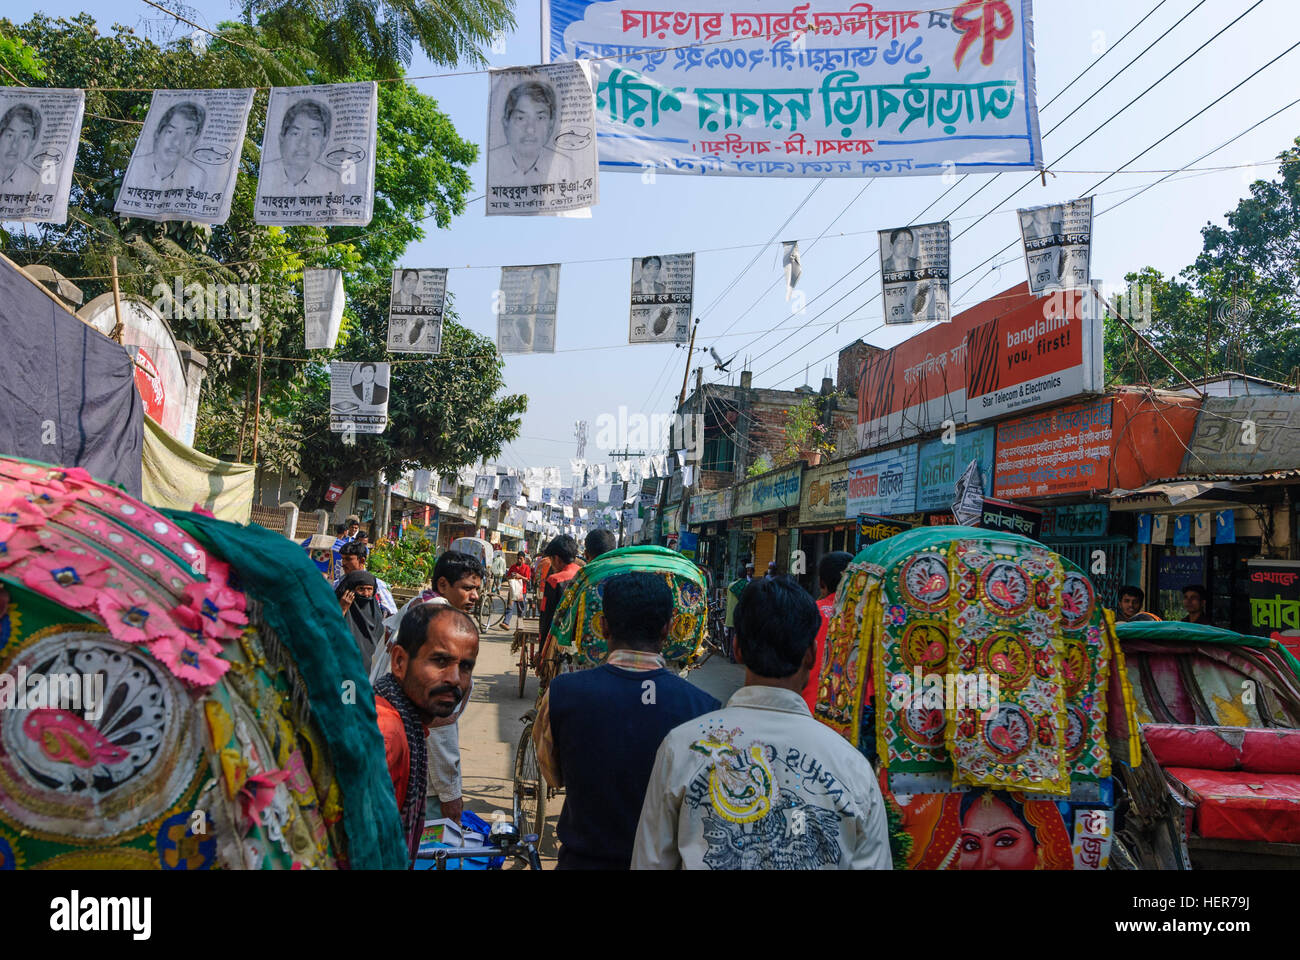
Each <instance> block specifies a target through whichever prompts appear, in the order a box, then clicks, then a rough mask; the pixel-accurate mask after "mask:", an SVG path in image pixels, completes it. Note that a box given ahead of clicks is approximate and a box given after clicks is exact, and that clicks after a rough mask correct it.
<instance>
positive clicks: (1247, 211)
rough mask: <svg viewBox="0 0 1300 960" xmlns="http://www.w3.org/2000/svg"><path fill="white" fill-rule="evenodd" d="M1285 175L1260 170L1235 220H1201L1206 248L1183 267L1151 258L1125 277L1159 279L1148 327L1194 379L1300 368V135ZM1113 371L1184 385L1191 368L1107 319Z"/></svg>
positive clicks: (1271, 374)
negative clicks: (1167, 271)
mask: <svg viewBox="0 0 1300 960" xmlns="http://www.w3.org/2000/svg"><path fill="white" fill-rule="evenodd" d="M1279 159H1280V160H1281V161H1282V163H1281V169H1280V177H1279V178H1278V179H1277V180H1273V181H1268V180H1257V181H1256V182H1255V183H1253V184H1252V185H1251V187H1250V196H1248V197H1245V198H1243V199H1242V200H1241V201H1240V202H1239V203H1238V204H1237V206H1236V208H1235V209H1234V210H1232V211H1230V212H1229V213H1228V215H1227V222H1226V224H1223V225H1220V224H1213V223H1209V224H1206V226H1205V227H1204V228H1203V229H1202V230H1201V237H1202V240H1203V246H1202V251H1201V253H1200V255H1199V256H1198V257H1197V258H1196V261H1195V262H1194V263H1192V264H1190V265H1189V266H1188V267H1186V268H1185V269H1184V270H1182V271H1181V272H1180V273H1179V274H1178V277H1177V278H1176V279H1175V278H1170V279H1169V280H1166V279H1165V278H1164V277H1163V276H1162V275H1161V274H1160V273H1159V272H1158V271H1156V270H1154V269H1152V268H1151V267H1147V268H1145V269H1143V270H1141V271H1139V272H1137V273H1133V274H1129V275H1128V277H1126V280H1128V281H1129V282H1130V283H1139V284H1151V285H1152V290H1153V295H1152V311H1151V324H1150V327H1149V329H1146V330H1144V331H1143V332H1144V334H1145V336H1146V337H1147V339H1149V340H1150V341H1151V342H1152V344H1154V345H1155V346H1156V347H1157V348H1158V349H1159V350H1160V351H1161V353H1163V354H1164V355H1165V356H1166V357H1167V358H1168V359H1169V361H1170V362H1171V363H1173V364H1174V365H1175V366H1176V367H1177V368H1178V370H1179V371H1181V372H1182V374H1183V375H1184V376H1186V377H1188V378H1190V379H1195V378H1197V377H1200V376H1203V375H1204V374H1205V372H1206V370H1207V368H1208V370H1209V372H1210V373H1211V374H1214V373H1218V372H1221V371H1228V370H1233V371H1239V372H1243V373H1249V374H1252V375H1255V376H1260V377H1265V378H1268V379H1273V380H1282V381H1294V380H1295V379H1296V372H1297V368H1300V138H1297V140H1296V141H1295V145H1294V146H1292V147H1291V148H1289V149H1287V150H1286V151H1284V152H1283V153H1281V154H1280V155H1279ZM1106 364H1107V376H1108V379H1111V380H1112V381H1114V382H1121V383H1137V382H1149V383H1151V384H1153V385H1156V386H1179V385H1182V384H1183V381H1182V378H1181V377H1179V376H1178V375H1177V374H1176V373H1174V372H1173V371H1172V370H1170V369H1169V366H1168V365H1167V364H1165V363H1164V362H1163V361H1162V360H1160V358H1158V357H1156V356H1154V355H1153V354H1152V353H1151V351H1150V350H1149V349H1148V348H1147V347H1145V346H1144V345H1141V344H1139V343H1136V342H1135V338H1134V337H1133V335H1132V334H1131V333H1129V332H1128V331H1127V330H1126V329H1124V328H1123V327H1122V325H1121V324H1119V323H1118V322H1116V321H1114V320H1109V319H1108V320H1107V322H1106Z"/></svg>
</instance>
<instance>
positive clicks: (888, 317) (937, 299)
mask: <svg viewBox="0 0 1300 960" xmlns="http://www.w3.org/2000/svg"><path fill="white" fill-rule="evenodd" d="M948 248H949V236H948V222H947V221H946V220H945V221H943V222H942V223H923V224H920V225H918V226H915V227H896V228H894V229H892V230H881V231H880V281H881V286H882V287H883V291H884V292H883V295H882V297H881V301H882V302H883V303H884V305H885V323H928V322H935V321H937V322H940V323H946V322H947V321H948V320H949V319H950V316H949V313H948V276H949V274H948Z"/></svg>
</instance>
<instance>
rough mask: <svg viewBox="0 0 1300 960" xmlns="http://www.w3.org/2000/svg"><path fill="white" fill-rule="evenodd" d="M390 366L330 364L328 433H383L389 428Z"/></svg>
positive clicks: (384, 364)
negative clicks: (385, 428)
mask: <svg viewBox="0 0 1300 960" xmlns="http://www.w3.org/2000/svg"><path fill="white" fill-rule="evenodd" d="M388 384H389V365H388V364H386V363H371V362H370V361H366V362H365V363H332V364H330V431H331V432H332V433H345V434H346V433H383V432H384V427H386V426H387V425H388Z"/></svg>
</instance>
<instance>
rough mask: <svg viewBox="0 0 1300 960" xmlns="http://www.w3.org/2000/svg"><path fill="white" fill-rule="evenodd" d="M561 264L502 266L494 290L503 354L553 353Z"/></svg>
mask: <svg viewBox="0 0 1300 960" xmlns="http://www.w3.org/2000/svg"><path fill="white" fill-rule="evenodd" d="M559 289H560V265H559V264H558V263H546V264H537V265H536V266H531V267H502V268H501V289H500V290H499V291H498V292H497V297H496V308H497V349H499V350H500V351H501V353H502V354H515V353H554V352H555V313H556V309H557V300H558V297H559Z"/></svg>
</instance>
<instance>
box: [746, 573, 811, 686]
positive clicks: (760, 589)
mask: <svg viewBox="0 0 1300 960" xmlns="http://www.w3.org/2000/svg"><path fill="white" fill-rule="evenodd" d="M735 622H736V638H737V642H739V644H740V653H741V656H742V657H744V660H745V666H746V667H748V668H749V669H750V670H752V671H754V673H756V674H757V675H758V676H760V677H769V678H772V679H784V678H785V677H789V676H793V675H794V674H795V672H796V671H798V669H799V667H800V665H801V664H802V663H803V658H804V656H805V655H806V654H807V653H808V649H809V647H811V646H812V644H813V641H814V640H816V639H817V631H818V629H819V628H820V627H821V623H822V616H821V614H820V613H819V612H818V610H817V604H816V603H814V602H813V598H812V597H810V596H808V591H807V590H805V589H804V588H803V587H801V586H799V584H798V583H796V582H795V581H794V580H792V579H791V578H790V577H764V578H762V579H759V580H753V581H751V582H750V584H749V586H747V587H746V588H745V592H744V593H742V594H741V595H740V602H739V603H737V604H736V616H735Z"/></svg>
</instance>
